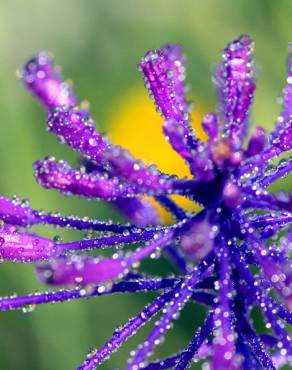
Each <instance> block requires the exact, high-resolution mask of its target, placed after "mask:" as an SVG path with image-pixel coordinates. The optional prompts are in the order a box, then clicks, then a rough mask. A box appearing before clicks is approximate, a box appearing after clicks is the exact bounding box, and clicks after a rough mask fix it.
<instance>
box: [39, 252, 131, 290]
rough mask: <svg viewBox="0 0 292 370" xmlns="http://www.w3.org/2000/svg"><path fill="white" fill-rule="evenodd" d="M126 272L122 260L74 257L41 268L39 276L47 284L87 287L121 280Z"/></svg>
mask: <svg viewBox="0 0 292 370" xmlns="http://www.w3.org/2000/svg"><path fill="white" fill-rule="evenodd" d="M125 270H126V264H125V261H124V260H122V259H113V258H104V259H99V258H90V257H82V256H73V257H71V258H70V259H67V258H59V259H56V260H54V261H53V262H51V263H50V264H46V265H41V266H39V267H38V268H37V275H38V277H39V279H40V280H41V281H42V282H44V283H45V284H51V285H76V284H78V285H86V284H98V283H101V282H104V281H107V280H113V279H117V278H121V277H122V275H123V274H124V273H125Z"/></svg>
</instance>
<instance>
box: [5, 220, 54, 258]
mask: <svg viewBox="0 0 292 370" xmlns="http://www.w3.org/2000/svg"><path fill="white" fill-rule="evenodd" d="M56 251H57V250H56V247H55V244H54V242H53V241H52V240H50V239H46V238H43V237H41V236H38V235H34V234H28V233H22V232H18V231H17V229H16V228H15V227H14V226H4V227H2V229H0V257H1V258H2V259H4V260H9V261H13V262H16V261H20V262H23V263H31V262H36V261H42V260H47V259H48V258H50V257H52V256H53V255H54V254H55V253H56Z"/></svg>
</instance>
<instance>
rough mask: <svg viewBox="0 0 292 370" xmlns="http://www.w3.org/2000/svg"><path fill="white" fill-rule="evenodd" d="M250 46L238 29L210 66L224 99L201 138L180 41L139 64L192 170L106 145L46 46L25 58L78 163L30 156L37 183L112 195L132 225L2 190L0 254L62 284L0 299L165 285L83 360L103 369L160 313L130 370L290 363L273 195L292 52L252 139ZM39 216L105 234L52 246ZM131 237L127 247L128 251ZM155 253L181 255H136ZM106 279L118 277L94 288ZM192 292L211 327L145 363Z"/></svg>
mask: <svg viewBox="0 0 292 370" xmlns="http://www.w3.org/2000/svg"><path fill="white" fill-rule="evenodd" d="M253 49H254V44H253V42H252V41H251V39H250V38H249V37H248V36H241V37H240V38H238V39H237V40H235V41H233V42H232V43H230V44H228V45H227V46H226V48H225V49H224V50H223V52H222V61H221V63H219V65H218V67H217V68H216V71H215V74H214V83H215V87H216V89H217V92H218V97H219V106H218V109H217V111H216V112H212V113H208V114H207V115H205V117H204V119H203V122H202V124H203V128H204V130H205V131H206V133H207V134H208V136H209V139H208V141H207V142H202V141H200V140H199V139H198V138H197V137H196V133H195V132H194V130H193V129H192V126H191V124H190V114H189V110H188V103H187V99H186V96H185V93H184V91H185V89H184V84H183V81H184V78H185V59H184V57H183V55H182V51H181V48H180V46H177V45H166V46H164V47H162V48H161V49H158V50H153V51H149V52H147V53H146V54H145V56H144V57H143V58H142V59H141V61H140V63H139V66H138V68H139V70H140V71H141V73H142V74H143V77H144V81H145V85H146V87H147V89H148V90H149V94H150V96H151V97H152V98H153V99H154V101H155V104H156V107H157V110H158V111H159V112H160V113H161V114H162V116H163V118H164V124H163V128H162V129H163V132H164V134H165V137H166V140H167V141H168V142H169V144H170V145H171V146H172V148H173V149H174V150H175V151H177V152H178V153H179V154H180V155H181V157H182V158H183V159H184V160H185V161H186V162H187V163H188V165H189V168H190V171H191V173H192V176H193V178H192V179H188V178H185V179H180V178H178V177H176V176H174V175H172V176H170V175H168V174H165V173H161V171H159V170H158V169H157V168H156V167H155V166H147V165H146V164H145V163H143V162H142V161H141V160H138V159H136V158H134V157H133V156H132V155H131V153H129V152H128V151H126V150H125V149H123V148H121V147H118V146H114V145H112V144H111V143H110V141H109V140H108V138H106V137H104V136H103V135H102V134H100V133H99V132H98V131H97V130H96V128H95V125H94V120H93V118H92V117H91V115H90V112H89V111H88V110H86V109H84V107H82V106H79V105H78V100H77V98H76V97H75V95H74V93H73V90H72V87H71V85H69V84H67V83H65V82H63V80H62V78H61V76H60V74H59V73H58V71H57V69H56V68H55V67H54V65H53V61H52V59H51V58H50V57H48V55H47V54H44V53H41V54H40V55H39V56H37V57H35V58H33V59H32V60H31V61H29V62H28V63H27V64H26V65H25V66H24V67H23V68H22V70H21V72H20V76H21V78H22V80H23V82H24V84H25V85H26V87H27V88H28V89H29V90H30V91H31V92H32V94H33V95H35V96H36V97H37V98H38V100H39V101H40V102H41V103H42V104H43V105H44V106H45V108H47V111H48V126H47V127H48V130H49V131H50V132H52V133H54V134H55V135H57V137H58V138H59V140H60V141H61V142H63V143H66V144H67V145H68V146H69V147H71V148H72V149H74V150H76V151H78V152H79V153H80V155H81V156H82V157H83V163H84V165H83V166H82V167H80V168H77V169H74V168H72V167H71V166H70V165H69V164H68V163H67V162H65V161H57V160H56V159H55V158H53V157H48V158H45V159H44V160H39V161H37V162H36V163H35V164H34V170H35V176H36V179H37V181H38V182H39V183H40V184H41V185H42V186H43V187H45V188H47V189H56V190H58V191H60V192H62V193H64V194H66V195H77V196H82V197H86V198H92V199H93V198H96V199H104V200H108V201H110V202H111V204H113V205H115V206H116V207H117V208H118V209H120V211H121V212H122V213H124V215H125V216H126V217H128V219H129V223H128V224H115V223H113V222H111V221H109V222H101V221H98V220H95V219H88V218H78V217H73V216H62V215H60V214H58V213H56V214H51V213H45V212H41V211H37V210H35V209H32V208H31V207H30V206H29V205H28V204H27V203H22V202H20V201H19V200H17V199H14V200H10V199H7V198H5V197H3V196H2V197H0V217H1V219H2V220H3V225H2V228H1V229H0V256H1V258H2V259H4V260H12V261H21V262H22V263H27V262H38V263H37V265H36V269H37V276H38V277H39V279H40V280H41V281H42V282H44V283H45V284H51V285H61V286H62V287H63V288H62V289H61V290H56V291H51V292H46V293H37V294H31V295H28V296H18V297H17V296H12V297H3V298H1V299H0V309H1V310H2V311H6V310H12V309H19V308H25V307H27V306H29V305H36V304H43V303H48V302H63V301H66V300H71V299H81V298H88V297H92V296H97V295H103V294H114V293H133V292H150V291H157V292H159V295H158V297H157V298H155V299H154V300H153V301H152V302H151V303H149V305H148V306H147V307H145V309H144V310H143V311H142V312H141V313H140V314H139V315H137V316H136V317H134V318H132V319H130V320H129V321H128V322H127V323H126V324H124V326H122V327H121V328H119V329H117V330H116V331H115V332H114V333H113V335H112V337H111V338H110V339H109V340H108V341H107V342H106V343H105V344H104V346H103V347H101V348H99V349H95V350H93V351H91V352H90V353H89V354H88V356H87V358H86V359H85V361H84V362H83V364H82V365H81V366H80V367H79V368H78V369H79V370H92V369H95V368H96V367H98V366H99V365H100V364H101V363H102V362H103V361H105V360H107V359H108V358H109V357H110V355H111V354H112V353H113V352H114V351H116V350H117V349H118V348H119V347H120V346H122V345H123V343H125V341H126V340H127V339H128V338H130V337H131V336H132V335H134V334H135V333H136V332H137V331H138V329H139V328H141V327H142V326H143V325H144V324H145V323H147V322H148V321H150V320H151V319H152V317H153V316H155V315H156V314H157V313H158V312H162V314H161V316H160V318H159V319H158V320H157V321H156V323H155V326H154V328H153V329H152V330H151V332H150V334H149V335H148V337H147V338H146V339H145V341H144V342H143V343H142V344H140V345H139V346H138V348H136V349H135V351H133V352H132V354H131V357H130V358H129V361H128V364H127V365H126V369H127V370H137V369H148V370H150V369H168V368H175V369H177V370H180V369H186V368H187V367H189V366H190V365H191V363H192V362H193V361H198V360H200V359H202V358H206V361H207V363H208V365H209V367H208V368H210V369H211V370H239V369H250V370H257V369H268V370H271V369H276V368H277V367H279V366H282V364H289V363H291V362H292V342H291V338H290V334H289V332H288V331H287V329H286V326H285V323H288V324H292V313H291V309H292V269H291V260H290V258H289V255H290V253H291V247H292V230H291V222H292V194H291V193H285V192H280V193H276V194H274V193H272V192H271V191H270V189H269V187H270V185H271V184H273V183H274V182H275V181H277V180H278V179H280V178H283V177H285V176H286V175H288V174H289V173H290V172H291V169H292V160H291V157H289V152H290V154H291V149H292V124H291V122H292V116H291V113H292V109H291V107H292V87H291V86H292V80H291V78H292V75H291V70H292V57H291V55H289V60H288V77H287V84H286V86H285V88H284V91H283V100H282V113H281V115H280V116H279V118H278V121H277V123H276V125H275V128H274V130H273V131H272V132H271V133H266V132H265V130H264V129H263V128H261V127H256V128H255V129H254V130H253V131H252V132H251V135H250V136H248V131H249V112H250V107H251V104H252V101H253V96H254V91H255V87H256V85H255V68H254V61H253ZM173 194H180V195H182V196H185V197H187V198H188V199H190V200H192V201H194V202H197V203H199V204H201V205H202V210H201V211H200V212H198V213H197V214H194V213H188V212H186V211H185V210H184V209H182V208H180V207H179V206H178V205H177V204H176V203H175V202H174V201H173V200H172V198H171V196H172V195H173ZM145 196H147V197H149V196H151V197H154V198H155V200H156V201H158V202H159V203H160V204H161V205H162V206H163V207H164V208H166V209H167V210H168V211H169V212H170V213H171V214H172V215H173V216H174V218H175V219H176V221H175V222H174V223H173V224H172V225H169V226H163V225H161V222H160V220H159V219H158V216H157V214H156V212H155V209H154V208H153V207H152V205H151V204H150V203H149V202H148V201H147V199H146V198H145ZM38 224H44V225H53V226H56V227H66V228H72V229H73V228H75V229H78V230H88V231H90V232H95V231H97V232H99V233H102V234H101V235H99V236H98V237H96V238H91V239H83V240H79V241H72V242H66V243H65V242H57V241H53V240H49V239H45V238H43V237H41V236H39V235H35V234H32V233H31V232H29V228H30V227H31V226H33V225H38ZM127 244H130V245H133V249H131V251H129V250H127ZM136 244H138V246H136V247H135V245H136ZM104 248H111V249H113V250H114V251H113V254H112V256H111V257H106V258H105V257H100V256H99V257H98V256H93V255H92V254H90V255H86V254H84V253H83V252H85V251H87V250H95V249H104ZM69 251H71V252H70V254H69V253H68V252H69ZM160 253H165V254H166V255H167V256H168V257H169V258H170V259H171V260H172V262H173V263H174V264H175V266H176V267H177V271H178V273H177V275H176V277H169V278H162V277H159V276H152V277H151V276H149V275H145V274H142V273H138V272H137V268H138V266H139V262H140V261H142V260H143V259H145V258H149V257H156V258H157V257H159V255H160ZM252 267H253V268H252ZM254 271H257V272H256V273H255V272H254ZM157 275H159V273H158V272H157ZM108 281H112V285H107V284H106V285H102V284H100V283H104V282H108ZM72 286H73V288H72ZM70 287H71V288H70ZM191 301H197V302H199V303H201V304H203V305H205V306H207V307H208V308H209V312H208V314H207V317H206V319H205V321H204V323H203V324H202V326H201V327H200V328H199V329H198V330H197V331H196V332H195V333H194V337H193V339H192V340H191V342H190V343H189V345H188V346H187V348H185V349H180V348H179V346H178V353H177V354H175V355H173V356H171V357H168V358H166V359H163V360H159V361H154V362H151V361H152V360H150V356H151V355H153V352H154V350H155V347H156V346H158V345H160V344H161V343H162V338H163V337H164V336H165V335H166V334H167V332H168V331H169V330H170V329H171V327H172V325H173V322H174V321H175V320H176V319H178V317H179V314H180V312H181V311H182V310H183V308H184V306H185V305H186V303H188V302H191ZM254 306H258V307H259V309H260V310H261V312H262V315H263V318H264V320H265V322H266V327H267V329H269V330H268V332H267V333H265V334H258V333H257V332H256V330H255V329H254V328H253V324H252V322H251V320H250V312H251V309H252V308H253V307H254ZM190 325H191V323H190Z"/></svg>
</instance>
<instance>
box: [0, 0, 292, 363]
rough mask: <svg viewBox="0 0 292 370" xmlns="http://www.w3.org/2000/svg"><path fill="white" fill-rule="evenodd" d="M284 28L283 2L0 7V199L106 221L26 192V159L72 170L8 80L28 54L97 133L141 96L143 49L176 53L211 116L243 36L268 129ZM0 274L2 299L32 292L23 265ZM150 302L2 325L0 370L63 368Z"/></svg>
mask: <svg viewBox="0 0 292 370" xmlns="http://www.w3.org/2000/svg"><path fill="white" fill-rule="evenodd" d="M291 25H292V2H291V1H289V0H286V1H272V0H271V1H268V0H266V1H264V0H262V1H260V0H258V1H255V0H249V1H247V0H237V1H232V0H229V1H228V0H225V1H223V0H205V1H195V0H193V1H191V0H190V1H187V0H160V1H159V0H140V1H138V0H107V1H106V0H104V1H101V0H83V1H81V0H63V1H59V0H58V1H57V0H50V1H43V0H26V1H23V0H9V1H8V0H1V1H0V50H1V64H0V91H1V98H0V122H1V123H0V153H1V155H0V165H1V173H2V176H1V177H0V192H1V193H3V194H4V195H6V196H12V195H13V194H19V195H20V196H21V197H24V198H30V199H32V205H33V206H34V207H35V208H43V209H45V210H51V211H55V210H60V211H62V212H63V213H65V214H78V215H88V216H91V217H101V218H105V217H107V216H109V215H110V214H111V210H110V209H109V208H108V207H106V206H105V205H101V204H99V203H95V202H91V203H89V202H86V201H83V200H80V199H72V198H63V197H61V196H60V195H59V194H57V193H55V192H50V191H45V190H43V189H41V188H40V187H39V186H38V185H37V184H36V183H35V181H34V178H33V176H32V170H31V164H32V162H33V161H34V160H36V159H38V158H41V157H43V156H45V155H47V154H54V155H56V157H57V158H66V159H70V160H71V161H73V163H74V162H76V158H77V157H76V155H75V154H74V153H71V152H70V151H69V150H68V149H66V148H65V147H64V146H61V145H58V143H57V142H56V140H55V138H53V137H52V136H51V135H50V134H48V133H46V132H45V129H44V121H45V113H44V112H43V110H42V108H41V107H40V106H39V105H38V104H37V103H36V102H35V101H33V99H32V98H31V96H30V95H29V94H28V93H27V92H25V91H24V89H23V88H22V86H21V84H20V82H19V81H18V80H17V79H16V74H15V71H16V69H17V68H18V66H19V65H21V64H22V63H24V62H25V61H26V60H27V59H28V58H29V57H30V56H31V55H33V54H35V53H36V52H38V51H40V50H49V51H51V52H53V53H54V55H55V57H56V59H57V61H58V63H59V64H61V65H63V67H64V73H65V75H66V76H68V77H72V79H74V81H75V89H76V91H77V94H78V96H79V97H81V98H86V99H88V100H89V101H90V103H91V106H92V112H93V113H94V115H95V117H97V120H98V123H99V126H100V127H101V128H102V130H106V125H107V122H109V120H110V118H111V115H112V114H113V112H115V110H116V109H117V108H118V106H119V103H120V100H121V98H122V97H124V96H126V95H127V93H128V91H130V90H131V91H132V90H133V89H135V88H136V87H139V86H142V81H141V78H140V76H139V74H138V72H137V70H136V68H135V66H136V64H137V61H138V60H139V58H140V57H141V56H142V55H143V53H144V52H145V51H146V50H148V49H152V48H155V47H159V46H160V45H162V44H164V43H166V42H179V43H181V44H183V45H184V48H185V52H186V55H187V56H188V81H189V82H190V83H191V84H192V95H193V96H195V97H196V98H197V99H198V101H200V102H202V103H203V104H205V106H208V107H209V106H210V107H211V106H212V104H213V103H214V101H215V94H214V92H213V89H212V83H211V74H210V72H211V70H212V66H214V64H215V62H216V61H217V60H218V58H219V57H218V51H219V50H220V49H222V47H223V46H224V44H225V43H226V42H228V41H230V40H232V39H233V38H234V37H236V36H237V35H239V34H242V33H247V34H250V35H251V36H252V37H253V38H254V39H255V40H256V45H257V47H256V57H257V62H258V80H259V83H258V88H257V92H256V102H255V107H254V111H253V117H254V122H255V123H256V124H262V125H264V126H266V127H267V128H271V127H272V125H273V124H274V122H275V119H276V116H277V113H278V112H279V109H280V107H279V105H278V104H277V103H276V98H277V97H278V96H279V94H280V92H281V88H282V86H283V82H284V79H285V60H286V51H287V43H288V42H289V40H292V26H291ZM134 104H135V99H133V105H134ZM138 125H139V117H137V128H138V127H139V126H138ZM287 187H289V188H290V189H291V181H290V185H289V181H288V182H287V181H286V188H287ZM68 235H69V234H65V235H64V236H65V237H67V238H69V236H68ZM70 235H71V234H70ZM74 237H75V236H74ZM71 238H72V236H71ZM161 268H164V269H166V265H165V264H164V265H163V266H161ZM1 270H2V271H1V275H0V276H1V280H0V281H1V282H0V289H1V293H0V294H1V295H6V294H7V295H8V294H11V293H14V292H17V293H22V294H24V293H27V292H30V291H33V290H37V289H43V287H42V286H41V285H40V284H39V283H38V282H37V281H36V279H35V276H34V272H33V268H32V267H31V266H21V265H20V264H18V265H12V264H3V265H2V266H1ZM151 298H152V295H148V296H146V295H142V294H140V295H137V296H130V295H129V296H115V297H102V298H93V299H92V300H90V301H79V302H69V303H64V304H62V305H54V306H53V305H50V306H40V307H38V308H37V309H36V310H35V311H34V312H33V313H31V314H24V313H22V312H9V313H5V314H1V315H0V328H1V329H0V330H1V335H0V370H12V369H13V370H16V369H17V370H64V369H66V370H67V369H68V370H69V369H74V368H76V367H77V365H79V364H80V363H81V361H82V360H83V358H84V356H85V354H86V352H87V350H88V348H89V347H90V346H91V345H94V346H101V345H102V344H103V343H104V341H105V340H106V339H107V338H109V336H110V334H111V332H112V330H113V328H115V327H116V326H117V325H119V324H120V323H123V322H125V320H126V319H127V318H128V317H129V316H131V315H135V314H137V313H138V312H139V310H140V309H141V308H142V307H143V306H144V304H145V303H146V302H148V301H149V300H150V299H151ZM203 315H204V310H203V309H202V308H199V307H187V310H186V311H185V312H184V314H183V315H182V318H181V320H179V321H178V322H177V323H176V327H175V330H173V331H172V332H171V333H170V335H169V336H168V337H167V340H166V343H165V346H163V348H162V347H161V348H159V351H158V353H159V354H160V355H161V356H162V355H166V354H167V353H171V352H172V351H174V350H176V349H182V348H183V346H185V345H186V344H187V342H188V340H189V339H190V337H191V335H192V333H193V331H194V330H195V328H196V326H197V325H198V323H199V322H200V321H201V320H202V317H203ZM147 330H148V329H145V328H143V330H142V331H141V334H140V333H139V334H138V335H137V337H136V338H133V339H131V340H130V341H129V343H127V345H126V346H125V347H124V348H123V349H122V350H121V351H119V352H118V353H117V354H115V355H114V356H113V358H112V360H111V362H110V363H109V362H106V363H105V364H104V365H103V366H102V367H101V368H103V369H114V368H118V367H120V368H122V367H123V366H124V364H125V360H126V358H127V355H128V353H129V350H130V348H133V347H134V346H135V344H136V343H137V340H140V341H141V340H143V338H145V335H146V332H147Z"/></svg>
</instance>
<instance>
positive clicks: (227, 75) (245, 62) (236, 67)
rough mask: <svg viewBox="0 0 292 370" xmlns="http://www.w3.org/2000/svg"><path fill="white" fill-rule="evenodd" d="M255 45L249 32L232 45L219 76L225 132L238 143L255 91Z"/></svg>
mask: <svg viewBox="0 0 292 370" xmlns="http://www.w3.org/2000/svg"><path fill="white" fill-rule="evenodd" d="M253 48H254V46H253V42H252V40H251V39H250V38H249V37H248V36H245V35H244V36H241V37H240V38H239V39H237V40H235V41H233V42H231V43H230V44H228V45H227V46H226V48H225V49H224V51H223V53H222V57H223V62H222V64H221V65H219V67H218V69H217V71H216V75H215V84H216V87H217V89H218V94H219V98H220V101H221V107H220V110H221V112H222V114H223V118H224V121H225V122H224V123H225V125H224V131H225V135H226V136H230V137H231V138H232V141H233V144H234V145H235V146H237V145H241V144H242V141H243V138H244V136H245V134H246V131H247V124H248V114H249V109H250V106H251V103H252V100H253V94H254V90H255V83H254V67H253V59H252V57H253Z"/></svg>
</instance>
